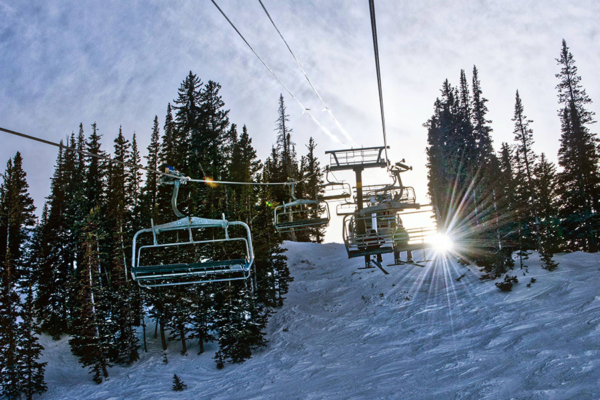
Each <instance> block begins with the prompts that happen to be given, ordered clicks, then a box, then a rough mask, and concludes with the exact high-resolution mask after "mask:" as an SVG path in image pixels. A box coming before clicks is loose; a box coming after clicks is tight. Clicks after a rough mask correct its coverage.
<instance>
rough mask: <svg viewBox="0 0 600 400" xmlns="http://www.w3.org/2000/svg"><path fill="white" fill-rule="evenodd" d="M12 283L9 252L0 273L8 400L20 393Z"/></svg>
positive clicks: (0, 368) (1, 361) (0, 362)
mask: <svg viewBox="0 0 600 400" xmlns="http://www.w3.org/2000/svg"><path fill="white" fill-rule="evenodd" d="M3 193H4V192H3ZM15 281H16V277H15V267H14V265H13V264H12V260H11V254H10V250H9V251H7V252H5V254H4V259H3V260H2V264H1V269H0V372H1V373H0V388H1V390H0V395H2V396H5V397H6V398H7V399H18V398H19V397H20V392H21V391H22V389H23V387H22V376H21V371H20V368H19V361H20V360H19V358H20V357H19V349H18V345H19V326H18V323H17V319H18V317H19V307H20V300H19V294H18V293H17V289H16V283H15Z"/></svg>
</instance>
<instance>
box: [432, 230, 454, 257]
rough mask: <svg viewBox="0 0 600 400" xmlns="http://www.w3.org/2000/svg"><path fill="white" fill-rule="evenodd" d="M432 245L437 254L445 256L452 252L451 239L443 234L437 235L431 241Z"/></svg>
mask: <svg viewBox="0 0 600 400" xmlns="http://www.w3.org/2000/svg"><path fill="white" fill-rule="evenodd" d="M431 243H432V244H433V248H434V250H435V252H436V253H438V254H445V253H448V252H449V251H452V249H453V248H454V244H453V243H452V239H450V237H448V236H447V235H445V234H443V233H438V234H437V235H435V236H434V237H433V239H432V240H431Z"/></svg>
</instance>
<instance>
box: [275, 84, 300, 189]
mask: <svg viewBox="0 0 600 400" xmlns="http://www.w3.org/2000/svg"><path fill="white" fill-rule="evenodd" d="M276 123H277V128H276V129H275V130H276V131H277V151H278V152H279V154H281V170H282V174H283V176H285V177H286V178H296V171H297V170H298V160H297V159H296V144H295V143H294V142H293V141H292V128H290V127H289V124H288V123H289V115H287V114H286V107H285V102H284V100H283V94H280V95H279V109H278V110H277V121H276Z"/></svg>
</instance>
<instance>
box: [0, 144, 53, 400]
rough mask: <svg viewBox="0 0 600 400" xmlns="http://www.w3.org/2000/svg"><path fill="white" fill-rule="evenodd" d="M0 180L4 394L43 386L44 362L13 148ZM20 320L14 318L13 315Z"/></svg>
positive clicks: (21, 174)
mask: <svg viewBox="0 0 600 400" xmlns="http://www.w3.org/2000/svg"><path fill="white" fill-rule="evenodd" d="M3 178H4V179H3V183H2V185H0V244H1V246H2V247H0V255H1V257H2V258H1V259H0V386H1V387H2V390H1V391H0V394H2V395H3V396H6V397H7V398H9V399H12V398H19V397H20V393H21V392H24V393H25V394H27V396H28V398H31V395H32V393H35V392H43V391H44V390H45V384H44V370H43V368H44V364H42V363H39V362H38V361H37V359H38V358H39V355H40V351H41V349H42V348H41V346H40V345H39V343H38V338H37V336H35V334H36V332H37V326H36V322H35V320H34V312H33V290H32V286H33V280H32V270H31V267H30V264H29V262H28V259H29V253H28V251H27V249H28V247H29V244H30V242H31V240H30V236H31V232H32V227H33V225H34V223H35V215H34V210H35V207H34V205H33V199H32V198H31V196H30V195H29V193H28V187H29V186H28V184H27V180H26V174H25V171H24V170H23V159H22V157H21V154H20V153H18V152H17V154H16V155H15V157H14V158H13V159H12V160H9V161H8V164H7V167H6V172H5V173H4V175H3ZM19 279H20V280H21V282H22V284H25V285H26V287H27V288H28V290H27V294H26V297H25V299H24V303H21V299H20V297H19V294H18V292H17V282H18V281H19ZM19 319H20V320H21V321H20V322H18V320H19Z"/></svg>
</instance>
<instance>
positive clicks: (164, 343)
mask: <svg viewBox="0 0 600 400" xmlns="http://www.w3.org/2000/svg"><path fill="white" fill-rule="evenodd" d="M160 341H161V343H162V348H163V351H167V339H166V338H165V326H164V325H163V323H162V321H160Z"/></svg>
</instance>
